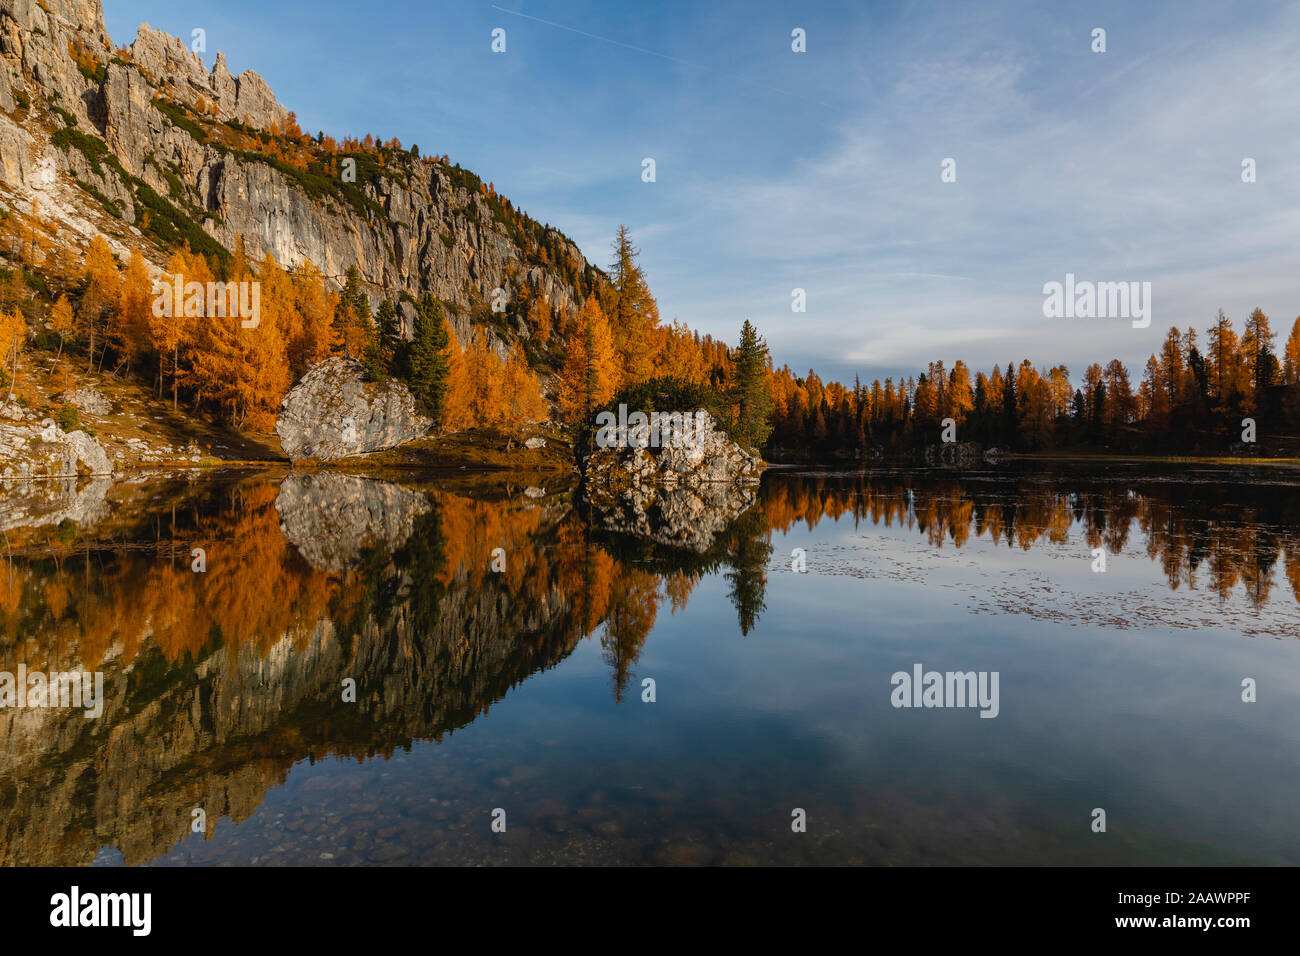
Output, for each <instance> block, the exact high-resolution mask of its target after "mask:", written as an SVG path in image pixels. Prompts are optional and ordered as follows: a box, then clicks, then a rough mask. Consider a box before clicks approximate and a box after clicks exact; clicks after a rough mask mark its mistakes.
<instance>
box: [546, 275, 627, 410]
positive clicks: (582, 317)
mask: <svg viewBox="0 0 1300 956" xmlns="http://www.w3.org/2000/svg"><path fill="white" fill-rule="evenodd" d="M618 385H619V369H618V356H617V353H616V352H615V350H614V339H613V335H612V333H611V331H610V328H609V322H608V320H607V319H606V318H605V313H604V311H602V309H601V307H600V303H599V302H598V301H597V300H596V297H595V296H594V295H592V296H588V297H587V299H586V301H585V302H583V303H582V309H581V310H580V311H579V312H578V315H577V318H576V319H575V320H574V322H573V324H572V326H571V328H570V332H569V341H568V346H567V350H566V352H565V356H564V365H563V366H562V367H561V369H560V408H561V410H562V411H563V413H564V415H565V417H566V418H567V419H569V420H570V421H572V422H578V421H585V422H588V423H590V420H591V413H592V410H593V409H595V408H596V407H597V406H598V405H602V404H604V403H605V402H607V401H609V399H610V398H611V397H612V396H613V395H614V392H615V391H616V390H617V389H618Z"/></svg>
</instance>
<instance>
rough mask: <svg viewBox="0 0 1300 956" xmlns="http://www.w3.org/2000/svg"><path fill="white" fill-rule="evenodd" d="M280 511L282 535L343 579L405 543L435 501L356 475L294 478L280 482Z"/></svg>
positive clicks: (311, 561)
mask: <svg viewBox="0 0 1300 956" xmlns="http://www.w3.org/2000/svg"><path fill="white" fill-rule="evenodd" d="M275 510H276V512H278V513H279V515H280V530H281V531H282V532H283V533H284V536H285V538H287V539H288V540H289V541H290V543H292V544H293V546H294V547H296V548H297V549H298V551H299V553H301V554H302V556H303V557H304V558H306V559H307V563H308V564H310V565H311V566H312V567H314V568H316V569H317V570H320V571H327V572H329V573H331V574H339V573H341V572H342V571H343V570H344V569H345V568H347V567H349V566H350V565H352V564H355V563H356V562H357V561H359V560H360V558H361V555H362V553H363V552H364V551H366V550H368V549H370V548H374V547H379V546H383V547H386V548H388V549H389V550H390V551H391V550H393V549H396V548H400V547H401V546H402V545H403V544H405V543H406V540H407V539H408V538H409V537H410V536H411V532H412V531H413V530H414V528H415V519H416V518H418V517H419V516H420V515H423V514H427V513H428V511H429V499H428V498H426V497H425V496H424V495H422V494H420V493H419V492H416V491H409V490H407V489H406V488H402V487H401V486H399V485H394V484H390V483H388V482H386V481H375V480H373V479H370V478H359V477H357V476H356V475H337V474H317V475H305V474H292V475H289V476H288V477H286V478H285V479H284V481H282V482H281V483H280V491H279V494H277V495H276V497H275Z"/></svg>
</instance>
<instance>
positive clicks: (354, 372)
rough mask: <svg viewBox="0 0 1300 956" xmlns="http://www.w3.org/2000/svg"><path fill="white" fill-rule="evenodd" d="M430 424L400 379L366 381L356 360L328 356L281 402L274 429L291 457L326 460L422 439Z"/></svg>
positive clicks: (286, 452) (297, 459)
mask: <svg viewBox="0 0 1300 956" xmlns="http://www.w3.org/2000/svg"><path fill="white" fill-rule="evenodd" d="M432 424H433V422H432V421H431V420H430V419H428V418H426V417H424V416H423V415H421V414H420V413H419V411H418V410H417V409H416V406H415V399H414V398H413V397H412V396H411V393H410V392H409V391H407V389H406V386H404V385H402V384H401V383H399V382H389V383H387V384H385V385H380V384H377V383H375V382H367V381H365V378H364V369H363V368H362V366H361V363H360V362H356V361H354V360H352V359H347V358H340V357H337V356H336V357H335V358H329V359H326V360H325V361H323V362H321V363H320V364H319V365H315V366H313V367H312V368H311V369H310V370H309V371H308V372H307V374H306V375H304V376H303V377H302V381H301V382H299V383H298V384H297V385H295V386H294V387H293V388H292V389H291V390H290V391H289V394H288V395H286V396H285V398H284V402H283V403H282V404H281V411H280V417H279V419H277V420H276V423H275V431H276V434H278V435H279V436H280V447H281V448H282V449H284V453H285V454H286V455H288V456H289V458H290V459H292V460H293V461H301V460H302V459H304V458H314V459H316V460H318V461H330V460H332V459H335V458H346V457H348V456H349V455H362V454H365V453H366V452H371V451H383V450H384V449H385V448H393V447H395V446H397V445H400V444H402V443H403V442H408V441H412V440H413V439H416V438H420V437H422V436H423V435H424V434H425V432H427V431H428V430H429V428H430V426H431V425H432Z"/></svg>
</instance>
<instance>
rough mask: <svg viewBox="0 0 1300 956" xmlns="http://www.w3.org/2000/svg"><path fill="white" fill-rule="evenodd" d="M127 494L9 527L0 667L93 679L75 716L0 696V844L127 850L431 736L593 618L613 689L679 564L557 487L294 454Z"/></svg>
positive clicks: (87, 855)
mask: <svg viewBox="0 0 1300 956" xmlns="http://www.w3.org/2000/svg"><path fill="white" fill-rule="evenodd" d="M139 498H141V499H143V500H144V502H145V503H144V504H143V505H139V504H137V507H139V508H141V509H142V510H140V511H138V512H137V513H135V514H134V515H132V514H131V513H130V509H129V508H128V507H126V506H124V505H123V504H122V503H121V502H117V504H118V508H117V510H116V512H115V513H114V515H113V521H114V522H115V524H114V525H113V526H112V527H108V526H106V523H105V522H101V525H100V526H99V527H95V526H92V527H88V528H85V529H76V528H75V526H73V527H72V530H68V528H69V526H67V525H65V526H64V529H63V530H62V531H59V530H56V529H48V528H34V529H30V530H29V532H28V534H27V536H26V537H25V538H23V539H22V543H23V546H22V548H21V549H16V551H17V556H15V555H13V554H11V555H9V557H10V561H9V562H8V563H7V564H6V566H5V568H4V572H5V573H4V574H3V575H0V650H2V651H3V654H0V658H2V660H3V664H2V667H3V668H4V669H8V670H10V671H16V669H17V665H18V664H19V663H23V664H25V665H26V666H27V667H28V668H29V669H30V670H37V669H40V670H44V671H47V672H48V671H51V670H101V671H102V672H103V673H104V683H105V687H104V709H103V713H102V716H100V717H99V718H96V719H87V718H85V717H84V716H83V715H82V713H81V711H79V710H78V711H71V710H66V709H34V708H33V709H15V708H0V733H3V739H4V744H3V746H0V864H4V865H10V864H38V863H39V864H86V863H89V862H90V861H91V860H92V859H93V858H94V856H95V854H96V852H97V851H98V850H99V849H100V848H101V847H103V846H105V845H109V846H114V847H117V848H118V849H120V851H121V852H122V854H123V856H124V858H125V860H126V862H127V863H139V862H145V861H148V860H150V859H153V858H155V857H157V856H159V855H160V854H163V853H165V852H166V851H168V850H169V849H170V848H171V847H173V846H174V845H175V844H177V843H178V842H179V841H180V840H182V839H184V838H185V836H187V835H188V834H189V832H190V827H191V822H192V819H193V818H192V811H193V810H194V809H195V808H202V809H203V810H204V812H205V814H206V819H207V826H208V828H209V831H210V830H211V828H212V827H214V826H216V825H217V821H218V820H219V819H220V818H222V817H229V818H231V819H233V820H236V821H239V820H242V819H244V818H246V817H247V816H248V815H249V814H251V813H252V812H253V811H254V810H255V809H256V808H257V806H258V805H259V804H260V802H261V801H262V798H263V796H264V795H265V794H266V792H267V791H268V790H269V789H270V788H272V787H274V786H277V785H278V784H280V783H282V782H283V781H284V779H285V778H286V775H287V774H288V772H289V770H290V768H291V766H292V765H293V764H294V763H296V762H298V761H301V760H304V759H310V760H316V759H320V758H323V757H325V756H327V755H335V756H349V757H357V758H359V759H363V760H364V759H367V758H370V757H373V756H376V755H379V756H385V757H386V756H391V754H392V753H393V752H394V751H395V750H396V749H398V748H405V747H409V746H410V744H411V743H412V742H413V741H417V740H438V739H440V738H441V736H442V735H443V734H445V733H448V732H451V731H454V730H455V729H457V728H459V727H462V726H464V725H465V724H467V723H468V722H470V721H472V720H474V719H475V718H476V717H478V716H479V715H480V714H482V713H483V712H485V711H486V710H487V708H489V707H490V706H491V705H492V704H494V703H495V702H497V701H499V700H501V699H502V698H503V697H504V696H505V695H506V694H507V693H508V692H509V691H510V689H511V688H512V687H514V686H515V685H516V684H518V683H519V682H520V681H522V680H524V679H525V678H527V677H528V676H529V675H531V674H534V673H536V672H538V671H541V670H545V669H547V668H549V667H552V666H554V665H555V664H556V663H557V662H559V661H560V660H562V659H563V658H565V657H566V656H567V655H568V654H569V653H570V652H571V651H572V650H573V648H574V647H575V645H576V644H577V642H578V641H579V640H581V639H582V638H583V637H584V636H586V635H587V634H590V633H592V632H593V631H595V630H597V629H598V628H600V629H602V632H601V636H600V641H601V645H602V648H603V649H604V653H605V657H606V660H607V661H608V662H609V665H610V667H611V670H612V671H613V677H614V684H615V692H616V693H618V694H622V692H623V689H624V687H625V685H626V684H627V682H628V680H629V679H630V668H631V666H632V664H633V663H634V662H635V660H636V657H637V655H638V654H639V651H640V648H641V645H642V643H643V642H644V640H645V638H646V635H647V634H648V633H649V630H650V629H651V627H653V624H654V619H655V613H656V610H657V607H658V604H659V601H660V600H661V592H663V593H666V594H670V595H671V596H672V599H673V602H674V605H675V606H677V605H679V604H684V602H685V600H686V597H687V595H688V594H689V593H690V590H691V588H692V587H693V586H694V583H695V581H696V580H698V574H699V571H700V568H698V567H697V568H691V569H675V570H674V569H672V568H670V567H669V566H667V565H665V566H663V567H662V568H661V569H658V571H657V573H653V572H647V571H645V570H642V569H639V568H635V567H632V566H630V565H628V564H626V563H624V561H622V560H620V559H619V558H617V557H615V556H614V555H613V554H611V551H610V550H609V549H608V548H607V547H604V546H602V545H600V544H597V543H595V542H594V541H593V540H592V539H591V533H590V532H589V530H588V528H587V526H586V524H585V523H584V522H583V521H582V520H581V519H580V517H579V516H578V514H577V513H576V512H574V511H573V510H572V508H571V507H570V505H569V503H568V501H567V498H565V497H555V496H552V497H550V498H543V499H541V500H540V501H539V500H538V499H534V498H528V497H525V496H523V495H519V496H518V497H504V498H503V497H497V498H495V499H493V500H475V499H472V498H467V497H461V496H456V495H451V494H447V493H444V492H441V491H424V490H417V489H411V488H403V487H400V486H397V485H395V484H391V483H387V482H382V481H376V480H373V479H364V478H358V477H354V476H349V475H339V474H326V473H318V474H296V473H295V474H291V475H289V476H287V477H286V478H284V479H283V480H282V481H280V482H278V484H277V483H276V482H272V481H268V480H265V479H261V478H254V479H235V480H228V481H225V482H221V483H217V484H214V485H212V486H205V487H201V488H199V489H195V488H193V487H184V486H178V485H177V483H175V482H172V483H168V482H160V483H159V484H158V486H157V487H156V488H155V489H153V493H148V490H147V489H146V493H143V494H141V495H140V496H139ZM609 547H610V548H613V547H614V545H610V546H609ZM195 548H202V549H203V555H204V563H205V566H206V570H204V571H202V572H198V571H195V570H192V567H193V565H194V558H193V557H192V555H193V554H194V549H195ZM496 549H501V550H500V552H499V555H498V554H494V551H495V550H496ZM494 567H499V568H502V569H501V570H494ZM602 626H603V627H602ZM347 681H355V688H356V692H355V700H345V699H344V697H345V693H344V691H345V685H346V682H347Z"/></svg>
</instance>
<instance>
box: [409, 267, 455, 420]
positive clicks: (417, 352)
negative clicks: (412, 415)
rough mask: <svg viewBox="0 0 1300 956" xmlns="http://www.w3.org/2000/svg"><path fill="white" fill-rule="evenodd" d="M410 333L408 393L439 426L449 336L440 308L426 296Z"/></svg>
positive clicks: (430, 296) (444, 389) (442, 404)
mask: <svg viewBox="0 0 1300 956" xmlns="http://www.w3.org/2000/svg"><path fill="white" fill-rule="evenodd" d="M413 333H414V334H413V335H412V338H411V342H410V348H409V353H410V367H411V373H410V385H411V393H412V394H413V395H414V396H415V398H416V400H417V401H418V402H420V404H421V405H422V406H423V408H424V410H425V412H426V413H427V414H428V415H429V417H430V418H432V419H433V422H434V424H435V425H439V424H441V423H442V414H443V408H444V405H445V403H446V398H447V372H448V368H449V366H448V349H449V347H450V344H451V332H450V330H449V329H448V327H447V319H446V316H444V315H443V312H442V304H441V303H440V302H439V301H438V300H437V299H435V298H434V297H433V295H432V294H430V293H428V292H426V293H425V294H424V298H422V299H421V300H420V305H419V308H418V309H417V310H416V313H415V328H414V329H413Z"/></svg>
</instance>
